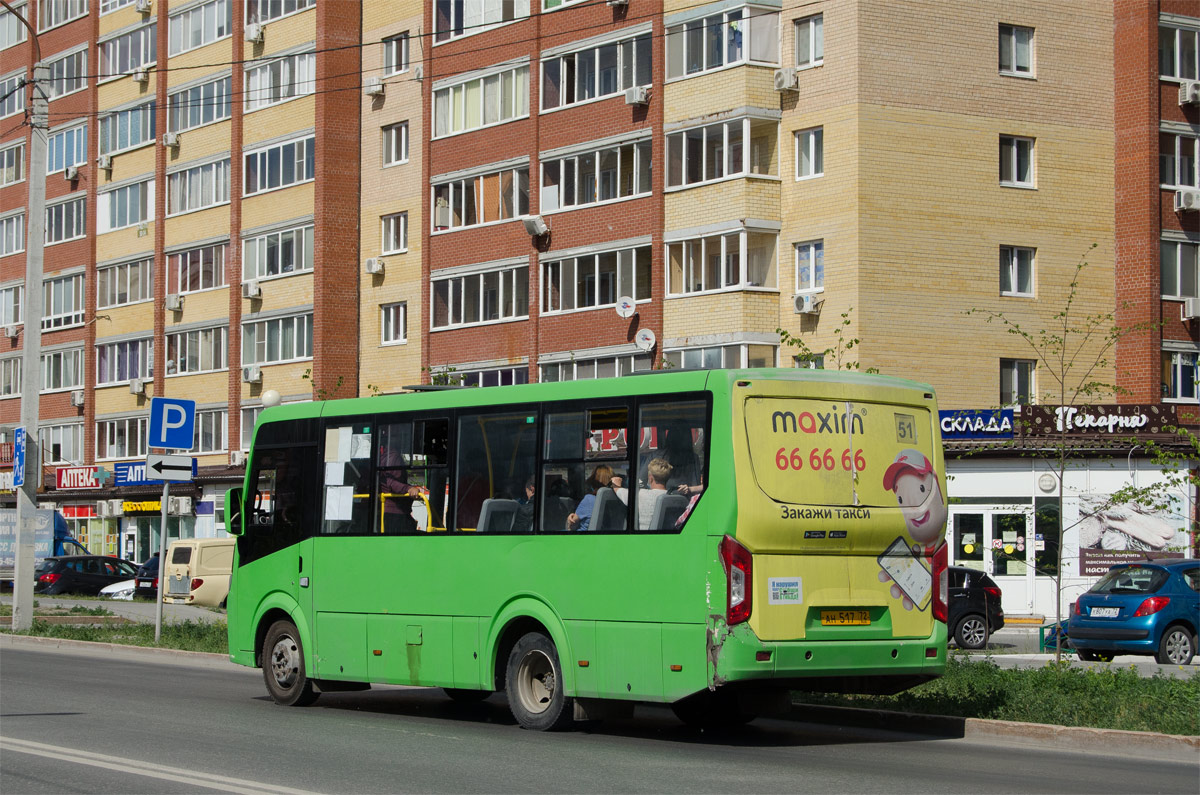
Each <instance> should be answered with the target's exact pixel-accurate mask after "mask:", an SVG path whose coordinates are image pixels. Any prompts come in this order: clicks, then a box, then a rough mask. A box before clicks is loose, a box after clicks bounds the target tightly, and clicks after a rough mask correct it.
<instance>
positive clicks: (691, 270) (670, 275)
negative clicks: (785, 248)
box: [663, 227, 779, 298]
mask: <svg viewBox="0 0 1200 795" xmlns="http://www.w3.org/2000/svg"><path fill="white" fill-rule="evenodd" d="M750 235H756V236H761V237H764V238H773V239H774V241H775V242H774V245H773V246H772V248H773V252H774V253H773V254H771V255H770V256H769V257H768V258H767V261H766V262H764V263H763V267H765V268H766V273H765V274H763V280H762V284H757V283H755V281H754V280H753V279H751V278H750V277H751V273H750V270H751V263H750V256H751V254H752V253H754V251H755V249H752V248H751V246H750ZM734 240H736V245H737V251H736V252H733V251H732V249H731V243H732V242H734ZM715 242H719V244H720V252H719V253H717V254H715V255H714V254H713V253H712V252H710V251H709V248H710V246H712V245H713V244H714V243H715ZM663 248H664V252H665V253H664V256H665V259H664V264H665V266H666V272H667V278H666V294H667V297H668V298H681V297H685V296H690V295H701V294H705V293H720V292H734V291H738V290H760V289H766V290H773V289H776V286H775V285H774V284H768V282H770V281H771V280H772V278H771V277H772V276H774V278H775V281H776V283H777V282H778V278H779V277H778V273H779V269H778V260H779V233H778V232H777V231H774V230H765V229H747V228H744V227H743V228H741V229H728V230H723V231H720V232H713V233H712V234H709V235H703V236H700V237H690V238H686V239H683V240H670V241H667V242H666V243H664V246H663ZM672 249H676V250H677V252H678V254H679V257H678V260H676V259H673V258H672V256H671V252H672ZM712 256H717V257H718V260H717V262H718V266H717V267H716V270H715V273H716V277H717V278H716V280H715V281H716V282H717V283H716V284H715V285H713V284H709V281H710V279H709V277H710V276H711V275H712V264H711V262H710V261H709V260H710V257H712ZM731 256H736V257H737V260H736V264H737V270H738V277H737V279H730V278H728V277H729V276H730V271H729V266H730V263H731V262H733V260H731ZM676 261H678V262H679V272H678V273H675V272H673V270H672V268H673V263H674V262H676ZM697 279H698V280H699V281H697ZM677 282H682V285H680V284H678V283H677ZM681 288H682V289H681Z"/></svg>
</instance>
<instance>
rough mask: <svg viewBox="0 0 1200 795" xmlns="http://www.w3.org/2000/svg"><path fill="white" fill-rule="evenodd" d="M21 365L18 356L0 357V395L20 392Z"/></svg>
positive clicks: (7, 395) (8, 395)
mask: <svg viewBox="0 0 1200 795" xmlns="http://www.w3.org/2000/svg"><path fill="white" fill-rule="evenodd" d="M21 366H22V361H21V357H20V356H10V357H8V358H7V359H0V397H13V396H14V395H20V394H21Z"/></svg>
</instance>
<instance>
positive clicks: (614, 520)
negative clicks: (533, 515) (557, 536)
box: [539, 404, 630, 533]
mask: <svg viewBox="0 0 1200 795" xmlns="http://www.w3.org/2000/svg"><path fill="white" fill-rule="evenodd" d="M628 422H629V407H628V405H623V404H622V405H615V406H606V407H597V408H588V409H584V410H577V411H560V412H554V413H550V414H547V415H546V423H545V438H544V440H543V445H542V450H543V456H544V459H543V461H544V463H543V467H542V472H541V484H542V485H541V497H540V503H541V516H542V520H541V523H540V525H539V526H540V529H542V530H543V531H544V532H550V533H553V532H562V531H573V532H607V533H620V532H625V531H627V530H628V529H629V504H628V500H629V488H630V467H629V445H628V444H627V440H626V438H625V437H626V432H627V428H628Z"/></svg>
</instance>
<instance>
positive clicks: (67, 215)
mask: <svg viewBox="0 0 1200 795" xmlns="http://www.w3.org/2000/svg"><path fill="white" fill-rule="evenodd" d="M57 216H61V218H60V219H59V220H57V221H56V220H55V218H56V217H57ZM68 221H70V222H71V227H72V228H71V229H70V230H68V229H67V222H68ZM56 223H57V225H58V226H59V229H60V230H61V232H62V234H63V236H62V237H58V238H52V237H51V234H52V233H53V232H54V231H55V229H54V227H55V224H56ZM82 237H87V197H86V196H79V197H76V198H73V199H67V200H66V201H61V202H55V203H54V204H50V205H47V206H46V239H45V245H46V246H54V245H57V244H59V243H66V242H68V241H71V240H79V239H80V238H82Z"/></svg>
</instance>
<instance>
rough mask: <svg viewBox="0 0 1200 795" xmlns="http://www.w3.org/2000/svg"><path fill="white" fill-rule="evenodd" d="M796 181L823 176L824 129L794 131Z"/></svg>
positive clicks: (813, 128)
mask: <svg viewBox="0 0 1200 795" xmlns="http://www.w3.org/2000/svg"><path fill="white" fill-rule="evenodd" d="M794 140H795V146H796V150H795V155H796V157H795V160H796V181H797V182H799V181H800V180H805V179H817V178H818V177H823V176H825V128H824V127H823V126H822V127H810V128H808V129H807V130H796V132H795V135H794Z"/></svg>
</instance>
